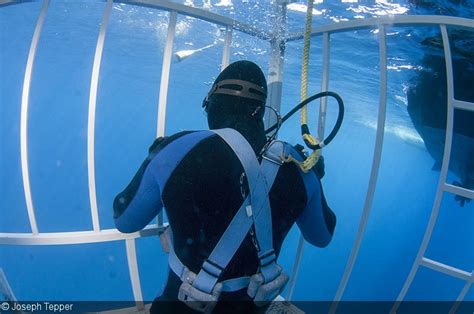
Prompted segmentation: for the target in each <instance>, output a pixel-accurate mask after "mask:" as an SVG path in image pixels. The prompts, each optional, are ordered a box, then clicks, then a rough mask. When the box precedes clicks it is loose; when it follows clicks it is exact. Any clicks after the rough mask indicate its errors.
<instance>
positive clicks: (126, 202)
mask: <svg viewBox="0 0 474 314" xmlns="http://www.w3.org/2000/svg"><path fill="white" fill-rule="evenodd" d="M164 142H166V140H165V138H163V137H159V138H157V139H156V140H155V141H154V142H153V144H152V145H151V147H150V148H149V150H148V152H149V155H148V157H147V158H146V159H145V161H143V163H142V165H141V166H140V168H139V169H138V171H137V173H136V174H135V176H134V177H133V179H132V181H131V182H130V183H129V184H128V186H127V187H126V188H125V189H124V190H123V191H122V192H120V193H119V194H118V195H117V196H116V197H115V199H114V221H115V225H116V227H117V229H119V230H120V231H122V232H135V231H138V230H140V229H142V228H143V227H145V226H146V225H147V224H148V223H149V222H150V221H151V220H152V219H153V217H154V216H155V215H157V214H158V213H159V211H160V210H161V208H162V206H163V205H162V204H161V194H160V188H159V186H158V184H157V183H156V182H154V178H153V175H152V174H151V173H148V172H146V170H147V167H148V165H149V164H150V161H151V160H152V159H153V158H154V157H155V156H156V154H157V153H158V151H159V150H160V149H161V148H162V146H163V144H164ZM157 197H158V199H156V198H157Z"/></svg>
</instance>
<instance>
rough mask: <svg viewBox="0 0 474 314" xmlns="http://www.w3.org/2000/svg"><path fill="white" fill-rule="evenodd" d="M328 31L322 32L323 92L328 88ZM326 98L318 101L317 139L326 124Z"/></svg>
mask: <svg viewBox="0 0 474 314" xmlns="http://www.w3.org/2000/svg"><path fill="white" fill-rule="evenodd" d="M329 49H330V42H329V33H328V32H325V33H324V34H323V76H322V80H321V91H322V92H325V91H327V90H328V88H329ZM327 104H328V98H327V97H323V98H321V101H320V106H319V121H318V138H319V140H321V141H322V140H323V139H324V128H325V126H326V113H327Z"/></svg>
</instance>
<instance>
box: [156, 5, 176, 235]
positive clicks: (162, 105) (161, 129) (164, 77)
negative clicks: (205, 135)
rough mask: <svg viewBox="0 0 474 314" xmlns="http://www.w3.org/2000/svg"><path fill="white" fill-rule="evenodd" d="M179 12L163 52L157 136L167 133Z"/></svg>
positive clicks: (170, 25)
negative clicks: (170, 81) (170, 86)
mask: <svg viewBox="0 0 474 314" xmlns="http://www.w3.org/2000/svg"><path fill="white" fill-rule="evenodd" d="M177 19H178V13H177V12H176V11H171V12H170V18H169V22H168V34H167V35H166V45H165V50H164V53H163V66H162V68H161V81H160V95H159V98H158V118H157V126H156V137H160V136H164V135H165V122H166V102H167V97H168V85H169V78H170V69H171V57H172V53H173V43H174V35H175V30H176V21H177ZM158 226H163V211H160V213H159V214H158Z"/></svg>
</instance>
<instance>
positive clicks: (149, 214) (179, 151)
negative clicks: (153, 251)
mask: <svg viewBox="0 0 474 314" xmlns="http://www.w3.org/2000/svg"><path fill="white" fill-rule="evenodd" d="M211 135H214V133H212V132H210V131H199V132H193V133H189V134H186V135H184V136H182V137H179V138H178V139H176V140H174V141H173V142H171V143H170V144H168V145H167V146H165V147H164V148H163V149H162V150H160V151H159V152H158V153H157V154H156V155H154V156H153V157H152V158H153V159H152V160H151V161H150V163H149V164H148V166H147V167H146V169H145V171H144V173H143V176H142V178H141V181H140V185H139V187H138V189H137V191H136V193H135V195H134V196H133V199H132V200H131V202H130V203H129V204H128V206H127V207H126V209H125V211H124V212H123V213H122V214H121V215H120V216H118V217H116V218H115V226H116V227H117V229H118V230H120V231H121V232H127V233H130V232H135V231H139V230H141V229H143V228H144V227H145V226H146V225H147V224H148V223H149V222H150V221H151V220H152V219H153V218H154V217H155V216H156V215H157V214H158V213H159V212H160V211H161V209H162V208H163V202H162V200H161V191H162V189H163V188H164V187H165V185H166V183H167V181H168V179H169V177H170V175H171V174H172V173H173V171H174V170H175V169H176V167H177V166H178V164H179V163H180V162H181V160H182V159H183V158H184V156H185V155H186V154H187V153H188V152H189V151H190V150H191V149H192V148H193V147H194V146H195V145H197V144H198V143H199V142H201V141H202V140H203V139H205V138H207V137H209V136H211ZM121 201H122V200H120V198H119V199H118V202H121Z"/></svg>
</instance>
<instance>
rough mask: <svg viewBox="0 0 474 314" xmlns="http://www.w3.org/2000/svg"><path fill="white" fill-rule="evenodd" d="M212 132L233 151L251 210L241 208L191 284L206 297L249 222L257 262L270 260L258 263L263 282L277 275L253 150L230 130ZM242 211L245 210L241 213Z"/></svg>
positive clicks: (264, 196) (262, 180) (267, 212)
mask: <svg viewBox="0 0 474 314" xmlns="http://www.w3.org/2000/svg"><path fill="white" fill-rule="evenodd" d="M213 132H215V133H216V134H218V135H219V136H220V137H221V138H222V139H223V140H224V141H225V142H226V143H227V144H228V145H229V146H230V147H231V148H232V150H233V151H234V153H235V154H236V156H237V157H238V159H239V160H240V162H241V164H242V166H243V168H244V171H245V173H246V175H247V181H248V184H249V190H250V207H249V205H245V206H244V205H243V206H241V207H240V209H239V211H238V212H237V214H236V215H235V217H234V219H233V220H232V222H231V224H230V225H229V226H228V228H227V229H226V231H225V232H224V234H223V235H222V237H221V239H220V240H219V242H218V244H217V245H216V247H215V248H214V250H213V251H212V253H211V255H210V256H209V258H208V259H207V260H206V261H205V262H204V263H203V266H202V269H201V270H200V272H199V274H198V275H197V277H196V279H195V280H194V283H193V286H194V287H196V288H197V289H199V290H201V291H204V292H207V293H211V291H212V289H213V288H214V286H215V284H216V283H217V280H218V277H219V276H220V274H221V273H222V271H223V270H224V269H225V267H226V266H227V265H228V263H229V262H230V260H231V259H232V257H233V256H234V254H235V252H236V251H237V249H238V248H239V246H240V244H241V243H242V241H243V239H244V238H245V236H246V235H247V233H248V231H249V229H250V226H251V225H252V222H253V223H254V224H255V230H256V236H257V241H258V242H259V245H260V248H261V252H259V253H260V254H259V258H263V257H270V262H269V263H265V265H263V263H262V262H261V271H262V274H263V276H264V279H265V281H267V280H272V279H273V278H275V277H276V276H277V275H278V272H279V271H278V268H277V267H276V265H275V263H274V261H275V256H274V253H273V243H272V242H273V241H272V226H271V209H270V202H269V199H268V191H269V189H268V187H267V184H268V183H269V182H268V181H267V179H266V178H265V174H264V173H262V171H260V165H259V163H258V160H257V158H256V156H255V153H254V152H253V149H252V147H251V146H250V144H249V143H248V142H247V140H246V139H245V138H244V137H243V136H242V135H241V134H240V133H239V132H237V131H235V130H233V129H220V130H213ZM265 164H266V163H265ZM267 169H268V170H269V171H270V170H271V172H273V171H276V172H278V168H274V167H267ZM275 176H276V173H275V174H272V175H269V177H271V178H272V182H271V183H273V179H274V178H275ZM244 204H245V202H244ZM244 208H245V210H243V209H244ZM234 221H235V223H234ZM269 253H270V255H271V254H272V253H273V257H271V256H269ZM262 266H263V267H262Z"/></svg>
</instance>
